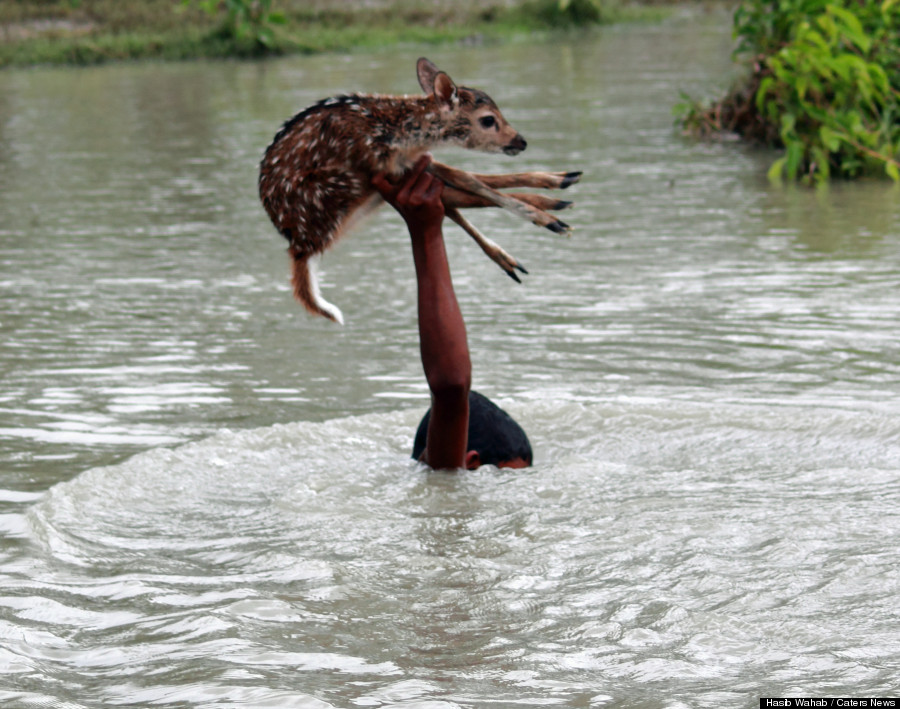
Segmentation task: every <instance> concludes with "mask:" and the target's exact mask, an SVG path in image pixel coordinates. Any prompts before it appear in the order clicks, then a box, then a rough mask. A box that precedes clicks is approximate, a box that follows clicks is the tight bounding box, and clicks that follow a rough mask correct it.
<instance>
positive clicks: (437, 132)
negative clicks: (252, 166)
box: [259, 58, 581, 323]
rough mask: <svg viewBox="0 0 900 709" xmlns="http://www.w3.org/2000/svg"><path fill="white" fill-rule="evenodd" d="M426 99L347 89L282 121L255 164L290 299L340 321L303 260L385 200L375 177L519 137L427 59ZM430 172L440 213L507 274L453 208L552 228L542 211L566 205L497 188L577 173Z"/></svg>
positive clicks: (557, 226) (520, 142)
mask: <svg viewBox="0 0 900 709" xmlns="http://www.w3.org/2000/svg"><path fill="white" fill-rule="evenodd" d="M416 68H417V73H418V78H419V85H420V86H421V87H422V90H423V91H425V94H426V95H424V96H402V97H401V96H383V95H365V94H351V95H345V96H336V97H333V98H328V99H324V100H323V101H320V102H319V103H317V104H315V105H313V106H311V107H310V108H307V109H306V110H305V111H302V112H300V113H298V114H297V115H296V116H294V117H293V118H291V119H290V120H289V121H287V122H286V123H285V124H284V126H283V127H282V128H281V130H280V131H278V133H277V134H276V135H275V138H274V140H273V141H272V144H271V145H269V147H268V148H267V149H266V153H265V156H264V157H263V160H262V163H261V164H260V171H259V196H260V198H261V199H262V203H263V206H264V207H265V209H266V212H267V213H268V215H269V218H270V219H271V220H272V223H273V224H274V225H275V228H276V229H278V231H279V232H281V234H282V235H283V236H284V237H285V238H286V239H287V240H288V242H289V243H290V247H289V248H288V253H289V254H290V256H291V258H292V259H293V277H292V282H293V286H294V296H295V297H296V298H297V300H299V301H300V302H301V303H302V304H303V305H304V306H306V308H307V310H309V311H310V312H311V313H314V314H317V315H323V316H324V317H326V318H330V319H331V320H334V321H336V322H338V323H343V318H342V316H341V311H340V310H339V309H338V308H337V307H336V306H334V305H332V304H331V303H329V302H327V301H326V300H325V299H324V298H323V297H322V296H321V294H320V293H319V289H318V284H317V281H316V278H315V272H314V271H312V270H310V264H309V260H310V258H311V257H313V256H318V255H320V254H321V253H322V252H323V251H325V249H327V248H328V247H330V246H331V245H332V244H333V243H334V242H335V241H337V239H339V238H340V237H341V236H342V235H343V234H345V233H347V232H348V231H350V229H351V228H352V227H353V225H354V224H355V223H356V222H357V221H358V220H359V219H360V218H361V217H362V216H365V215H366V214H368V213H370V212H371V211H372V210H373V209H375V208H376V207H378V206H379V205H380V204H381V203H382V202H383V200H382V199H381V196H380V195H379V194H378V193H377V192H376V191H375V188H374V187H372V185H371V180H372V177H373V176H374V175H376V174H377V173H386V174H387V175H389V176H394V177H396V176H399V175H402V174H403V173H404V172H405V171H406V170H408V169H409V168H410V167H412V165H413V164H414V163H415V162H416V160H417V159H418V158H419V157H420V156H421V155H423V154H424V153H425V152H427V151H428V150H429V149H430V148H432V147H433V146H436V145H441V144H444V145H459V146H462V147H465V148H470V149H472V150H481V151H484V152H503V153H506V154H507V155H516V154H518V153H519V152H521V151H522V150H524V149H525V146H526V143H525V139H524V138H523V137H522V136H521V135H519V133H518V132H516V130H515V129H514V128H513V127H512V126H510V125H509V123H507V122H506V119H505V118H504V117H503V115H502V114H501V113H500V110H499V109H498V108H497V105H496V104H495V103H494V102H493V100H491V98H490V96H488V95H487V94H486V93H484V92H483V91H479V90H477V89H470V88H466V87H464V86H459V87H457V86H456V84H454V83H453V81H452V80H451V79H450V77H449V76H448V75H447V74H445V73H444V72H442V71H439V70H438V68H437V67H436V66H435V65H434V64H432V63H431V62H430V61H428V60H427V59H425V58H422V59H419V61H418V64H417V67H416ZM429 170H431V172H432V173H433V174H435V175H436V176H437V177H440V178H441V180H443V181H444V183H445V184H446V185H447V186H448V189H445V191H444V194H443V202H444V206H445V213H446V215H447V216H448V217H450V219H452V220H453V221H455V222H456V223H457V224H459V225H460V226H461V227H462V228H463V229H465V230H466V231H467V232H468V233H469V234H470V235H471V236H472V237H473V238H474V239H475V241H476V242H478V244H479V245H480V246H481V248H482V249H483V250H484V251H485V253H486V254H487V255H488V256H489V257H490V258H491V259H493V260H494V261H495V262H496V263H497V264H498V265H499V266H500V267H501V268H502V269H503V270H504V271H506V273H507V274H508V275H510V276H511V277H512V278H514V279H515V280H517V281H518V280H519V279H518V277H517V275H516V273H515V271H516V269H517V270H519V271H521V272H523V273H527V271H525V269H524V268H523V267H522V265H521V264H520V263H519V262H518V261H517V260H516V259H515V258H513V257H512V256H510V255H509V254H508V253H506V252H505V251H504V250H503V249H501V248H500V247H499V246H497V244H495V243H494V242H493V241H491V240H490V239H488V238H487V237H485V236H483V235H482V234H481V233H479V232H478V230H477V229H475V227H473V226H472V225H471V224H469V222H468V221H466V220H465V219H464V218H463V216H462V215H461V214H460V213H459V211H458V208H459V207H487V206H496V207H502V208H504V209H508V210H510V211H511V212H513V213H514V214H518V215H519V216H520V217H522V218H524V219H527V220H528V221H531V222H533V223H534V224H537V225H539V226H543V227H546V228H548V229H550V230H551V231H555V232H559V233H562V232H566V231H568V230H569V226H568V225H567V224H565V223H564V222H562V221H560V220H559V219H557V218H556V217H553V216H551V215H549V214H547V212H546V211H545V210H548V209H563V208H565V207H568V206H570V205H571V202H566V201H563V200H557V199H553V198H550V197H545V196H543V195H537V194H503V193H500V192H497V191H496V190H497V189H502V188H507V187H534V188H545V189H552V188H565V187H568V186H569V185H571V184H573V183H575V182H577V181H578V179H579V177H580V176H581V173H580V172H560V173H553V172H527V173H519V174H510V175H476V174H473V173H469V172H465V171H463V170H458V169H455V168H452V167H449V166H447V165H442V164H440V163H437V162H434V163H432V164H431V166H430V167H429Z"/></svg>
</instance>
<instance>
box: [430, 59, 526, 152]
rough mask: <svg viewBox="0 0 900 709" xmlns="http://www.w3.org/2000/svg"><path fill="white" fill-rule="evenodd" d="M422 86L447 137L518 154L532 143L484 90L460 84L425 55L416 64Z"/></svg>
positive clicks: (468, 145) (474, 146)
mask: <svg viewBox="0 0 900 709" xmlns="http://www.w3.org/2000/svg"><path fill="white" fill-rule="evenodd" d="M416 72H417V74H418V77H419V86H421V87H422V90H423V91H424V92H425V93H426V94H429V95H431V96H434V99H435V101H436V103H437V105H438V108H439V110H440V111H441V115H442V118H444V119H445V120H444V122H445V123H446V128H445V130H444V136H443V137H444V139H445V140H447V141H449V142H454V143H458V144H459V145H462V146H463V147H464V148H468V149H470V150H480V151H482V152H485V153H499V152H503V153H506V154H507V155H517V154H518V153H520V152H522V151H523V150H525V148H526V146H527V145H528V143H527V142H526V141H525V139H524V138H523V137H522V136H521V135H520V134H519V133H518V131H516V129H515V128H513V127H512V126H511V125H509V123H508V122H507V121H506V119H505V118H504V117H503V114H502V113H500V109H499V108H497V104H496V103H494V101H493V99H491V97H490V96H488V95H487V94H486V93H485V92H484V91H479V90H478V89H470V88H467V87H465V86H457V85H456V84H454V83H453V79H451V78H450V77H449V76H448V75H447V74H446V73H444V72H443V71H441V70H440V69H438V68H437V67H436V66H435V65H434V64H432V63H431V62H430V61H428V60H427V59H425V57H422V58H421V59H419V62H418V64H417V65H416Z"/></svg>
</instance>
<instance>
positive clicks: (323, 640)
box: [0, 15, 900, 709]
mask: <svg viewBox="0 0 900 709" xmlns="http://www.w3.org/2000/svg"><path fill="white" fill-rule="evenodd" d="M730 49H731V46H730V39H729V28H728V26H727V21H726V20H724V19H723V18H721V17H706V16H702V15H692V16H689V17H679V18H675V19H673V20H671V21H668V22H666V23H665V24H662V25H659V26H649V27H632V26H628V27H619V28H614V29H609V30H604V31H603V32H602V33H598V34H588V35H583V36H576V37H569V38H566V39H565V40H564V41H561V40H559V39H550V40H541V41H533V42H520V43H512V44H508V45H503V46H467V47H449V48H440V49H436V50H434V51H432V52H430V56H431V58H432V59H433V60H434V61H435V62H437V63H438V64H439V65H441V66H444V67H445V68H446V69H447V70H448V71H449V72H450V73H451V74H452V75H454V76H456V77H457V78H458V79H459V80H460V81H463V82H465V83H466V84H469V85H474V86H479V87H482V88H484V89H486V90H488V91H489V92H490V93H491V94H492V96H493V97H494V98H495V99H496V100H497V102H498V103H499V104H500V106H501V107H502V108H503V110H504V112H505V114H506V116H507V117H508V118H509V119H510V121H511V122H513V124H514V125H516V126H517V127H518V128H519V130H520V131H521V132H522V133H523V134H524V135H525V136H526V138H527V139H528V141H529V148H528V150H527V151H526V152H525V153H523V154H522V155H521V156H519V157H518V158H516V159H515V160H513V159H511V158H506V157H503V156H486V155H475V154H468V153H459V152H455V153H445V154H442V157H444V158H446V159H448V160H449V161H451V162H453V163H454V164H458V165H461V166H464V167H471V168H473V169H478V170H480V171H506V170H511V169H515V170H519V169H528V168H535V169H566V170H568V169H580V170H583V171H584V172H585V178H584V180H583V182H582V184H580V185H578V186H577V187H574V188H572V190H571V191H570V193H571V197H572V198H573V199H575V200H576V202H577V204H576V207H575V208H574V210H573V211H571V212H570V213H568V214H567V215H566V220H567V221H569V222H570V223H571V224H572V225H573V226H574V227H575V232H574V233H573V235H572V236H571V238H565V237H560V236H558V235H554V234H551V233H550V232H544V231H540V230H537V229H536V228H534V227H532V226H530V225H526V224H521V223H519V222H518V221H516V220H515V219H514V218H513V217H511V216H509V215H505V214H501V213H499V212H481V213H478V214H475V215H473V217H472V219H473V221H475V222H476V223H477V224H478V225H479V226H480V227H481V228H482V229H483V230H484V231H485V232H486V233H488V234H489V235H491V236H492V237H493V238H495V239H496V240H497V241H499V242H501V243H502V244H503V245H504V246H505V247H506V248H507V249H508V250H510V251H511V252H512V253H514V254H515V255H516V256H517V257H519V258H520V259H521V261H522V262H523V263H524V264H525V265H526V266H527V267H528V268H529V271H530V275H529V276H527V277H526V278H525V279H524V280H525V283H524V284H523V285H517V284H515V283H513V282H512V281H511V280H509V279H508V278H506V277H505V276H504V275H503V274H502V273H501V272H500V271H499V270H498V269H497V267H496V266H495V265H494V264H493V263H491V262H489V261H488V260H487V259H485V258H484V257H483V256H482V255H481V253H480V251H479V250H478V249H477V248H476V247H475V246H474V244H472V243H471V242H470V240H469V239H468V238H467V237H465V236H464V235H462V234H461V233H460V232H458V230H456V229H455V227H451V226H448V228H447V237H448V238H447V242H448V250H449V254H450V259H451V265H452V269H453V273H454V280H455V283H456V287H457V292H458V296H459V299H460V302H461V306H462V309H463V313H464V316H465V318H466V322H467V324H468V326H469V343H470V346H471V349H472V353H473V362H474V379H475V386H476V388H478V389H479V390H481V391H483V392H484V393H486V394H488V395H489V396H491V397H493V398H495V399H497V400H498V401H499V402H500V403H501V404H502V405H504V406H505V407H506V408H507V409H508V410H509V411H510V412H511V413H513V414H514V415H515V417H516V418H517V419H519V420H520V421H521V422H522V424H523V426H524V427H525V428H526V430H527V431H528V432H529V435H530V436H531V438H532V443H533V444H534V447H535V453H536V465H535V466H534V467H533V468H532V469H530V470H527V471H524V472H511V471H497V470H494V469H491V468H486V469H482V470H479V471H477V472H474V473H467V474H461V475H446V474H435V473H428V472H426V471H424V470H423V469H421V468H419V467H417V466H416V465H415V464H414V463H413V462H412V461H410V460H409V459H408V452H409V449H410V448H411V445H412V436H413V431H414V428H415V425H416V423H417V422H418V419H419V417H420V416H421V415H422V413H423V412H424V409H425V407H426V405H427V389H426V387H425V384H424V381H423V377H422V373H421V364H420V362H419V359H418V341H417V333H416V322H415V289H414V285H415V283H414V272H413V268H412V262H411V258H410V253H409V246H408V237H407V236H406V235H405V234H404V230H403V226H402V223H401V222H400V221H399V219H398V218H397V217H396V216H395V215H393V214H391V213H389V212H387V211H384V212H382V213H380V214H379V215H378V216H376V217H375V218H374V219H373V220H372V221H371V222H369V223H368V224H367V225H366V226H365V227H364V228H363V229H361V230H360V231H359V232H357V233H355V234H354V235H353V236H352V237H350V238H349V239H347V240H346V241H345V242H344V243H342V244H340V245H339V246H338V247H337V248H336V249H335V250H334V251H332V252H330V253H329V254H328V256H327V257H326V259H325V260H324V262H323V267H324V271H325V274H324V286H325V294H326V297H328V298H329V300H332V301H333V302H335V303H336V304H338V305H339V306H340V307H341V308H342V310H343V311H344V315H345V318H346V320H347V325H346V326H345V327H344V328H342V329H341V328H337V327H335V326H333V325H332V324H330V323H327V322H325V321H322V320H314V319H311V318H310V317H308V316H307V315H306V314H305V313H304V312H303V311H302V309H300V308H299V307H298V306H297V305H295V304H294V303H293V302H292V301H291V297H290V293H289V286H288V282H287V274H288V264H287V259H286V256H285V254H284V246H285V244H283V243H282V241H281V238H280V237H279V236H278V235H277V234H276V233H275V232H274V230H273V228H272V227H271V225H269V224H268V222H267V220H266V217H265V215H264V213H263V212H262V209H261V207H260V206H259V205H258V203H257V199H256V195H255V180H256V166H257V163H258V161H259V158H260V156H261V154H262V150H263V149H264V148H265V146H266V145H267V144H268V142H269V141H270V140H271V137H272V135H273V134H274V132H275V130H276V129H277V128H278V126H279V125H280V123H281V122H282V121H283V120H284V119H286V118H287V117H289V116H290V115H292V114H293V113H294V112H296V111H298V110H300V109H301V108H303V107H304V106H306V105H308V104H310V103H312V102H313V101H315V100H318V99H320V98H322V97H324V96H328V95H332V94H335V93H340V92H344V91H354V90H369V91H384V92H412V91H415V90H417V89H416V82H415V74H414V64H415V59H416V58H417V56H418V55H419V54H420V53H421V50H420V49H417V48H404V49H401V50H396V51H392V52H384V53H379V54H374V55H365V54H355V55H350V56H346V57H335V56H327V57H314V58H308V57H299V58H291V59H285V60H279V61H275V62H263V63H252V64H240V63H227V62H226V63H205V62H198V63H189V64H140V65H127V66H111V67H104V68H100V69H91V70H86V71H70V70H58V69H52V70H50V69H40V70H30V71H13V72H5V73H2V74H0V381H2V385H0V473H2V476H3V477H2V488H3V490H2V491H0V530H2V532H3V537H2V545H0V559H2V566H0V699H2V700H3V703H4V706H22V707H29V706H65V707H101V706H102V707H108V706H140V707H149V706H160V707H184V706H197V707H226V706H254V707H264V706H270V707H309V708H317V709H318V708H321V707H367V706H370V707H416V708H418V709H436V708H438V707H441V708H448V707H493V706H566V707H607V706H610V707H612V706H616V707H619V706H620V707H718V706H748V707H750V706H757V697H759V696H777V695H783V694H803V695H832V696H859V697H862V696H877V695H881V696H890V695H892V694H896V688H897V686H898V680H900V642H898V640H897V638H898V637H900V619H898V613H897V604H896V598H897V596H898V593H900V588H898V586H900V584H898V575H897V573H896V569H897V566H898V563H900V553H898V551H897V550H898V542H900V518H898V514H897V512H896V510H897V502H898V500H900V482H898V474H900V423H898V421H900V418H898V413H900V405H898V403H897V401H898V399H897V395H898V390H900V365H898V362H900V347H898V340H897V337H896V333H897V331H898V328H900V289H898V288H897V283H898V280H900V206H898V205H900V199H898V197H900V195H898V193H897V191H896V190H895V189H894V188H893V187H892V186H891V185H889V184H883V183H877V182H864V183H854V184H836V185H833V186H832V187H831V188H829V189H828V190H827V191H810V190H806V189H800V188H792V187H774V186H771V185H769V184H768V183H767V182H766V180H765V172H766V168H767V165H768V161H769V160H771V158H772V156H771V155H770V154H768V153H765V152H761V151H754V150H751V149H747V148H744V147H741V146H738V145H735V144H732V143H720V144H713V145H709V144H697V143H694V142H691V141H687V140H684V139H682V138H681V137H680V136H679V135H678V134H677V132H676V131H675V130H673V127H672V118H671V112H670V107H671V106H672V104H673V103H675V102H677V101H678V92H679V91H680V90H682V89H684V90H688V91H693V92H702V91H706V90H708V91H715V90H717V88H718V87H722V86H724V85H726V84H727V82H728V81H729V80H730V78H731V74H732V69H731V67H730V64H729V52H730Z"/></svg>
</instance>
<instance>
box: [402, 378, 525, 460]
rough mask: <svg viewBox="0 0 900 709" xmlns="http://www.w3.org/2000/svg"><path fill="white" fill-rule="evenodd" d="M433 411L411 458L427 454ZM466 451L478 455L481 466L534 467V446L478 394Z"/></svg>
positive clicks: (419, 432) (472, 395)
mask: <svg viewBox="0 0 900 709" xmlns="http://www.w3.org/2000/svg"><path fill="white" fill-rule="evenodd" d="M430 418H431V409H429V410H428V411H427V412H426V413H425V416H423V417H422V421H421V423H419V428H418V430H417V431H416V440H415V442H414V443H413V450H412V457H413V458H415V459H416V460H418V459H419V458H420V457H421V456H422V451H424V450H425V439H426V437H427V435H428V420H429V419H430ZM466 450H467V451H472V450H474V451H477V452H478V457H479V458H480V459H481V464H482V465H497V464H498V463H507V462H509V461H511V460H515V459H516V458H521V459H522V460H524V461H525V462H526V463H528V464H529V465H531V462H532V453H531V443H530V442H529V441H528V436H526V435H525V431H523V430H522V427H521V426H520V425H519V424H517V423H516V422H515V421H514V420H513V417H512V416H510V415H509V414H508V413H506V412H505V411H504V410H503V409H501V408H500V407H499V406H497V405H496V404H495V403H494V402H493V401H491V400H490V399H488V398H487V397H486V396H483V395H482V394H479V393H478V392H477V391H470V392H469V441H468V443H467V444H466Z"/></svg>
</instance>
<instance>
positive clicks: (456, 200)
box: [442, 185, 572, 212]
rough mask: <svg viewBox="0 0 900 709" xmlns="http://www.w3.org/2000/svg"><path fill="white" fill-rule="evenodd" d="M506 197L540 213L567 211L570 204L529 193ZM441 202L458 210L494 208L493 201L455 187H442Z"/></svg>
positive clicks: (513, 193)
mask: <svg viewBox="0 0 900 709" xmlns="http://www.w3.org/2000/svg"><path fill="white" fill-rule="evenodd" d="M506 196H507V197H512V198H513V199H517V200H519V201H520V202H527V203H528V204H530V205H531V206H532V207H536V208H537V209H540V210H541V211H545V212H547V211H550V210H559V209H567V208H568V207H571V206H572V203H571V202H569V201H568V200H565V199H557V198H556V197H547V196H546V195H542V194H534V193H531V192H507V193H506ZM442 201H443V202H444V206H445V207H457V208H459V209H471V208H473V207H496V206H497V205H496V204H495V203H494V201H493V200H491V199H487V198H485V197H479V196H478V195H477V194H472V193H471V192H464V191H463V190H459V189H457V188H456V187H451V186H450V185H444V194H443V196H442Z"/></svg>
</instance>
